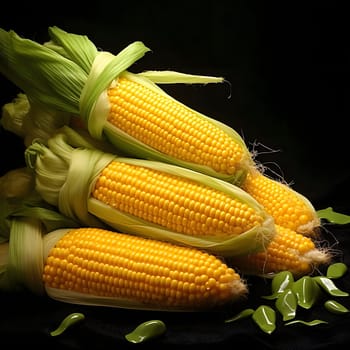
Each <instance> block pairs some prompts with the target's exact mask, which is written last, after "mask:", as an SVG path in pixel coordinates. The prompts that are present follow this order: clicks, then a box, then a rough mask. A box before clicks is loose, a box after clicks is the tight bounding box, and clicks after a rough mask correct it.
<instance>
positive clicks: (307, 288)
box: [292, 276, 320, 309]
mask: <svg viewBox="0 0 350 350" xmlns="http://www.w3.org/2000/svg"><path fill="white" fill-rule="evenodd" d="M292 291H293V292H294V293H295V295H296V296H297V303H298V305H299V306H301V307H302V308H304V309H310V308H311V307H312V306H313V305H314V304H315V302H316V301H317V299H318V297H319V294H320V288H319V286H318V285H317V283H316V282H315V280H314V279H313V278H312V277H310V276H303V277H301V278H299V279H298V280H297V281H295V282H294V283H293V285H292Z"/></svg>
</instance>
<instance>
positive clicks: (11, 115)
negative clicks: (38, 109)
mask: <svg viewBox="0 0 350 350" xmlns="http://www.w3.org/2000/svg"><path fill="white" fill-rule="evenodd" d="M29 109H30V104H29V101H28V98H27V95H25V94H23V93H19V94H17V96H16V97H15V98H14V99H13V100H12V101H11V102H8V103H6V104H4V105H3V106H2V110H1V112H2V114H1V119H0V124H1V126H2V127H3V128H4V129H5V130H8V131H10V132H12V133H14V134H16V135H17V136H19V137H24V135H25V132H24V130H23V122H24V119H25V118H26V116H27V115H28V113H29Z"/></svg>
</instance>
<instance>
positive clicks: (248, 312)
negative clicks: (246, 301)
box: [225, 309, 254, 323]
mask: <svg viewBox="0 0 350 350" xmlns="http://www.w3.org/2000/svg"><path fill="white" fill-rule="evenodd" d="M253 313H254V309H245V310H243V311H241V312H239V313H238V314H237V315H235V316H233V317H231V318H229V319H227V320H225V323H230V322H234V321H237V320H240V319H242V318H246V317H248V316H250V315H252V314H253Z"/></svg>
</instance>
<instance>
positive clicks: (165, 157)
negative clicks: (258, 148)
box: [0, 27, 252, 183]
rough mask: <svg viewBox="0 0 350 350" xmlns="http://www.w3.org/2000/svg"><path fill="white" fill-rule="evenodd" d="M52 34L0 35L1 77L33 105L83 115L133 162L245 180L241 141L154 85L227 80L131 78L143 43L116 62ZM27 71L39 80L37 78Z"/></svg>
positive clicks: (78, 40) (82, 42)
mask: <svg viewBox="0 0 350 350" xmlns="http://www.w3.org/2000/svg"><path fill="white" fill-rule="evenodd" d="M49 34H50V37H51V41H50V42H48V43H46V44H44V45H39V44H38V43H35V42H33V41H31V40H28V39H27V40H26V39H22V38H20V37H19V36H18V35H17V34H15V33H14V32H12V31H11V32H6V31H4V30H1V31H0V45H1V46H0V47H1V48H2V49H3V50H2V52H1V54H2V60H0V70H1V71H2V73H3V74H4V75H5V76H7V77H8V78H9V79H10V80H11V81H13V82H14V83H15V84H16V85H17V86H18V87H20V88H21V89H22V90H23V91H24V92H25V93H26V94H27V95H28V96H30V97H31V99H32V100H33V101H34V102H36V103H41V104H44V105H45V106H46V107H47V108H51V109H53V110H55V109H58V110H60V111H64V112H67V113H72V114H76V115H80V116H81V118H83V119H84V120H85V121H86V125H87V128H88V130H89V133H90V134H91V135H92V136H93V137H95V138H103V137H104V136H106V137H107V138H108V140H109V141H110V142H111V143H112V144H114V145H116V146H117V147H118V148H121V149H122V150H123V151H126V152H130V154H129V155H132V156H137V157H142V158H147V159H155V160H158V161H165V162H168V163H172V164H176V165H181V166H185V167H187V168H191V169H193V170H196V171H201V172H204V173H206V174H209V175H213V176H216V177H219V178H222V179H224V180H226V181H230V182H234V183H239V182H240V181H242V179H243V178H244V176H245V172H246V170H247V167H248V166H250V165H251V164H252V159H251V155H250V153H249V151H248V149H247V147H246V145H245V143H244V141H243V139H242V138H241V137H240V135H239V134H238V133H237V132H236V131H235V130H233V129H232V128H230V127H228V126H226V125H223V124H222V123H220V122H218V121H216V120H213V119H212V118H208V117H206V116H204V115H202V114H201V113H199V112H197V111H195V110H193V109H191V108H189V107H187V106H185V105H184V104H182V103H180V102H179V101H176V100H175V99H173V98H172V97H171V96H169V95H168V94H166V93H165V91H164V90H162V89H161V88H159V87H158V86H157V85H156V83H155V82H158V83H169V82H174V83H178V82H185V83H210V82H215V83H216V82H222V81H223V78H217V77H207V76H195V75H187V74H180V73H177V72H171V71H167V72H154V71H153V72H152V71H151V72H144V73H139V74H133V73H130V72H128V71H127V69H128V68H129V67H130V66H131V65H132V64H133V63H134V62H135V61H136V60H138V59H139V58H141V57H142V56H143V55H144V54H145V53H146V52H147V51H148V48H147V47H145V46H144V45H143V44H142V43H140V42H134V43H132V44H131V45H129V46H128V47H126V48H125V49H124V50H122V51H121V52H120V53H119V54H118V55H116V56H114V55H112V54H110V53H108V52H98V51H97V49H96V48H95V46H94V44H93V43H92V42H90V41H89V40H88V39H87V38H86V37H85V36H79V35H74V34H70V33H67V32H65V31H63V30H61V29H59V28H57V27H50V28H49ZM27 51H28V52H30V54H31V57H32V59H31V60H29V59H28V57H27V53H26V52H27ZM33 57H35V58H36V60H33ZM2 61H3V63H2V64H1V62H2ZM4 61H5V62H6V64H5V63H4ZM8 62H10V66H11V69H8V67H7V66H8ZM35 62H37V64H35ZM12 64H13V66H12ZM15 64H16V66H20V69H18V70H17V69H15V67H14V65H15ZM28 71H30V72H31V74H37V75H39V76H40V77H41V79H36V80H34V79H32V76H28ZM58 73H60V74H58ZM66 76H69V77H70V79H69V80H68V79H66ZM46 86H49V87H52V89H47V88H46ZM67 99H68V100H69V101H67ZM197 130H201V132H200V133H198V132H197ZM160 131H161V132H160Z"/></svg>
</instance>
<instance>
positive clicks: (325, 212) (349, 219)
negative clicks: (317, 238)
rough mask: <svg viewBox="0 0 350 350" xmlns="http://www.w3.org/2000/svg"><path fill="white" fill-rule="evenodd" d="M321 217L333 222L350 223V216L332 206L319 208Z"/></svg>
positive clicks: (318, 214) (318, 211)
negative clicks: (336, 210)
mask: <svg viewBox="0 0 350 350" xmlns="http://www.w3.org/2000/svg"><path fill="white" fill-rule="evenodd" d="M316 213H317V216H318V217H319V218H320V219H326V220H328V221H329V222H331V223H332V224H338V225H345V224H349V223H350V216H349V215H345V214H342V213H338V212H335V211H334V210H333V208H332V207H328V208H325V209H320V210H317V212H316Z"/></svg>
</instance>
